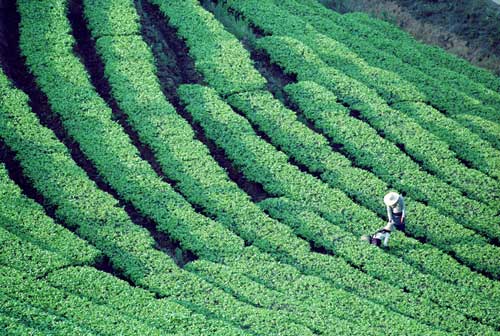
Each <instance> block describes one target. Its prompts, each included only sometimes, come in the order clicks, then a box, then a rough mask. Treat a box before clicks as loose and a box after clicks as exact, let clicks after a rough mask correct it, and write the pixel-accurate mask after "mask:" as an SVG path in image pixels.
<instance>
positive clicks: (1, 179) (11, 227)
mask: <svg viewBox="0 0 500 336" xmlns="http://www.w3.org/2000/svg"><path fill="white" fill-rule="evenodd" d="M0 78H5V77H4V75H3V74H0ZM0 85H1V86H2V87H3V88H6V87H8V86H3V85H2V84H0ZM6 95H7V93H6ZM19 98H20V100H18V101H16V100H14V101H13V103H19V104H21V103H26V102H25V101H23V100H24V99H23V98H26V96H24V95H23V96H19ZM7 101H8V100H6V101H5V102H7ZM7 106H8V107H9V108H20V106H19V105H18V106H12V105H10V106H9V105H8V104H6V107H7ZM0 203H2V212H1V213H0V226H1V227H2V228H3V229H5V230H8V231H10V232H11V233H13V234H15V235H16V236H18V237H19V238H20V239H22V240H24V241H26V242H29V243H31V244H34V245H37V246H40V247H41V248H42V249H45V250H48V251H52V252H54V254H57V255H58V256H57V257H55V258H56V260H57V258H64V260H66V262H67V263H69V264H73V265H79V264H81V265H83V264H89V265H90V264H93V263H95V262H96V261H98V260H99V259H100V258H101V256H102V255H101V252H99V251H98V250H97V249H96V248H94V247H93V246H91V245H89V244H88V243H87V242H86V241H84V240H82V239H80V238H78V237H77V236H76V235H74V234H73V233H71V232H70V231H68V230H66V229H64V228H63V227H61V226H59V225H57V224H55V223H54V221H53V220H52V219H51V218H50V217H48V216H47V215H46V214H45V212H44V210H43V208H42V207H41V206H40V205H39V204H37V203H35V202H33V201H32V200H30V199H28V198H27V197H26V196H24V195H22V194H21V189H20V188H19V187H18V186H16V185H15V184H14V183H13V181H11V180H10V179H9V177H8V175H7V171H6V169H5V166H4V165H3V164H0ZM2 231H3V230H2ZM39 261H40V260H39ZM24 271H27V270H26V269H25V270H24Z"/></svg>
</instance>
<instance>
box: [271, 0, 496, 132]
mask: <svg viewBox="0 0 500 336" xmlns="http://www.w3.org/2000/svg"><path fill="white" fill-rule="evenodd" d="M276 4H278V5H279V6H282V7H283V8H285V9H286V10H287V11H289V12H290V14H293V15H297V16H298V17H300V18H301V19H302V20H305V21H306V22H308V23H310V24H311V25H312V26H314V28H316V29H317V30H318V32H320V33H323V34H325V35H327V36H329V37H331V38H332V39H334V40H336V41H338V42H341V43H344V44H345V45H346V46H347V47H349V48H350V49H351V50H352V51H354V52H356V53H357V54H358V55H359V56H360V57H363V58H364V59H365V61H366V62H368V64H370V65H372V66H375V67H378V68H383V69H386V70H389V71H392V72H394V73H397V74H398V75H399V76H401V77H402V78H403V79H406V80H408V81H409V82H411V83H413V85H415V86H416V87H417V88H418V90H419V91H421V92H422V93H423V94H425V96H426V98H427V100H428V101H430V102H432V104H433V105H434V106H438V107H439V108H440V109H441V110H443V111H446V113H447V114H450V115H456V114H463V113H470V114H475V115H478V116H481V117H483V118H486V119H490V120H493V121H497V122H498V121H499V120H500V119H499V118H500V114H498V107H499V106H500V105H499V102H500V95H499V94H498V92H495V91H492V90H490V89H487V88H485V87H483V86H482V85H481V84H477V83H475V82H474V81H470V80H469V79H468V78H466V77H465V76H463V75H461V74H459V73H456V72H453V71H449V70H448V69H445V68H441V67H437V66H436V65H435V64H434V63H432V62H430V61H429V58H431V57H430V56H429V55H428V53H424V54H420V53H419V52H418V51H416V50H415V43H405V42H404V41H401V40H399V41H397V42H396V41H394V40H391V39H388V38H387V36H386V34H385V32H384V31H382V32H380V33H377V32H376V29H373V28H372V27H367V26H364V25H362V24H358V22H357V20H356V19H350V18H349V16H347V15H346V16H344V15H339V14H337V13H334V12H333V11H331V10H328V9H326V8H325V7H323V6H322V5H320V4H319V3H317V2H316V1H313V0H306V1H301V2H298V1H296V0H284V1H279V2H276ZM374 31H375V32H374ZM374 35H376V36H374ZM425 48H427V49H428V50H430V51H432V50H433V49H432V48H429V47H425ZM469 67H471V66H470V65H469ZM476 73H480V71H476ZM490 75H491V74H490ZM497 82H498V79H497ZM480 100H483V101H484V102H483V101H480Z"/></svg>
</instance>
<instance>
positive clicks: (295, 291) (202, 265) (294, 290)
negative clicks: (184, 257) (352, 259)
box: [187, 213, 495, 335]
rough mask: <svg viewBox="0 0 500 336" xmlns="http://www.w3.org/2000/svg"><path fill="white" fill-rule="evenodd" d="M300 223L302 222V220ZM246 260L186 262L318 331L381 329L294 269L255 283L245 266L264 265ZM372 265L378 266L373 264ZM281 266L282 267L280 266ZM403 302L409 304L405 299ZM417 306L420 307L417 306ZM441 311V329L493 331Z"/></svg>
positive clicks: (231, 289)
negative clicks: (347, 311) (346, 310)
mask: <svg viewBox="0 0 500 336" xmlns="http://www.w3.org/2000/svg"><path fill="white" fill-rule="evenodd" d="M302 214H303V213H301V215H302ZM302 219H303V218H301V220H302ZM303 222H305V220H304V221H303ZM328 223H329V222H328ZM329 224H330V223H329ZM330 226H331V224H330ZM327 230H328V229H327ZM340 234H341V236H344V234H342V232H340ZM354 243H355V244H356V243H358V242H357V241H356V242H354ZM363 260H364V259H363ZM245 262H246V259H245V260H242V261H241V262H240V263H237V264H232V265H231V267H226V266H223V265H220V264H215V263H212V262H207V261H204V260H197V261H195V262H193V263H190V264H189V265H187V269H188V270H189V271H192V272H195V273H196V274H199V275H201V276H202V277H203V278H204V279H205V280H207V281H209V282H211V283H214V284H217V285H218V286H219V287H222V288H224V289H225V290H226V291H228V292H230V293H238V292H240V288H244V287H249V286H251V287H252V288H253V290H252V291H253V292H254V293H256V294H257V295H258V297H259V298H260V300H259V305H262V306H263V307H271V308H272V307H286V308H285V310H287V311H290V312H291V313H292V314H298V315H299V317H298V319H299V320H303V321H304V324H306V325H307V323H312V326H311V328H314V327H315V328H317V329H318V331H319V332H325V330H326V331H327V330H328V328H329V327H328V326H331V325H335V333H339V334H344V333H345V334H349V333H350V334H351V335H352V334H358V333H360V332H363V333H368V334H372V333H376V334H378V333H380V332H381V331H380V330H379V331H376V330H371V331H370V330H367V329H369V325H370V323H369V320H368V319H365V317H362V319H358V318H357V317H356V314H353V316H352V317H350V316H346V315H345V314H344V313H343V312H342V308H341V307H342V302H340V301H339V300H338V299H337V298H335V296H333V295H332V293H331V292H329V291H327V290H325V288H324V287H323V286H321V285H320V284H319V283H318V282H314V281H312V279H308V278H306V277H296V276H294V275H293V271H292V272H283V271H278V272H276V273H280V275H279V276H278V277H279V278H281V277H285V276H286V277H287V279H288V280H287V281H280V280H281V279H274V281H273V284H274V285H275V289H269V287H267V286H269V282H268V281H269V278H270V276H269V275H268V276H264V279H265V280H264V281H262V280H261V279H259V280H260V282H261V283H258V282H255V281H252V280H251V278H252V276H249V273H248V272H247V270H246V269H247V268H248V267H252V268H253V273H254V274H255V273H258V274H261V273H262V272H264V273H265V272H266V270H265V267H260V266H257V265H255V264H254V263H251V264H252V265H251V266H245V267H240V266H241V265H242V264H243V263H245ZM261 264H266V262H265V261H262V260H261ZM372 266H373V267H377V266H375V265H372ZM389 267H390V266H389ZM282 269H283V270H285V268H283V267H282ZM254 276H255V275H254ZM271 277H272V276H271ZM278 282H279V284H278V285H277V284H276V283H278ZM299 283H302V284H303V285H305V284H307V286H308V288H309V289H310V290H309V291H310V294H309V295H307V294H305V293H304V287H302V286H301V285H300V284H299ZM320 293H321V294H320ZM316 297H318V298H316ZM404 304H408V302H406V303H404ZM404 304H403V305H404ZM365 309H371V305H370V306H367V307H365ZM416 309H417V310H419V308H416ZM327 312H330V313H331V312H334V313H335V315H336V316H339V317H343V318H344V319H342V320H340V319H338V318H337V317H333V318H332V317H331V316H329V315H328V314H327ZM355 312H356V313H357V314H359V312H357V308H356V307H354V309H353V313H355ZM419 313H420V314H421V315H422V316H423V315H425V314H427V313H428V312H426V311H425V310H419ZM440 313H441V314H442V315H441V316H442V317H443V318H446V319H449V321H448V322H446V323H442V324H441V327H442V328H449V329H450V330H453V331H455V332H461V333H467V334H474V335H486V334H488V335H494V334H495V331H494V329H493V328H491V327H489V326H485V325H482V324H479V323H478V322H476V321H471V320H467V319H466V318H465V317H464V316H463V315H461V314H459V313H455V312H453V311H450V310H442V311H441V312H440ZM437 316H439V315H434V316H433V319H436V318H437ZM424 320H425V318H424ZM349 322H351V323H349ZM353 322H356V324H355V325H353V324H352V323H353ZM457 322H459V323H457ZM367 327H368V328H367Z"/></svg>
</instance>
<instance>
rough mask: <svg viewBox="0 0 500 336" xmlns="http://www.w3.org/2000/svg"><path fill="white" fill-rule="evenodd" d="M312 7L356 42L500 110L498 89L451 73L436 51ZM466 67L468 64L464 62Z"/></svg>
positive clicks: (458, 73) (477, 70)
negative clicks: (384, 53)
mask: <svg viewBox="0 0 500 336" xmlns="http://www.w3.org/2000/svg"><path fill="white" fill-rule="evenodd" d="M302 4H303V3H302ZM310 4H313V7H314V8H315V9H316V11H317V14H318V15H323V16H324V17H325V18H327V19H329V20H330V21H332V22H334V23H336V24H338V25H339V26H340V27H342V28H343V29H345V30H346V31H347V32H350V33H351V34H352V35H354V37H355V38H357V39H360V40H361V41H366V42H369V43H370V44H372V45H373V46H374V47H376V48H377V49H379V50H383V51H384V52H387V53H389V54H391V55H394V56H396V57H397V58H399V59H401V60H402V61H404V62H405V63H408V64H409V65H411V66H413V67H415V68H416V69H418V70H420V71H422V72H424V73H426V74H428V75H429V76H431V77H435V76H439V77H438V78H439V79H440V80H441V81H442V82H445V83H446V84H448V85H449V86H451V87H453V88H455V89H457V90H459V91H462V92H464V93H466V94H467V95H469V96H471V97H473V98H475V99H478V100H480V101H481V102H483V103H485V104H486V105H489V106H491V107H492V108H494V109H497V110H498V108H499V106H500V105H499V102H500V95H499V94H498V92H500V91H499V90H498V88H497V89H493V90H491V89H489V88H487V87H485V86H484V85H483V84H482V83H477V82H475V81H474V80H471V79H470V78H468V77H467V76H466V75H464V74H462V73H461V70H460V69H457V70H458V71H451V70H450V69H447V68H446V67H442V66H440V65H439V64H437V62H439V60H440V59H441V57H439V56H437V55H436V54H435V53H434V51H435V50H436V49H434V48H432V47H430V46H425V45H423V44H420V43H416V41H415V40H412V39H402V38H398V39H392V38H389V35H390V32H389V31H390V29H380V28H381V27H380V26H378V25H376V24H375V25H374V26H370V25H369V24H368V25H367V24H364V23H362V22H360V21H358V19H357V17H356V16H351V15H339V14H337V13H335V12H333V11H328V10H327V9H326V8H321V7H320V6H318V4H317V3H314V2H310ZM374 21H375V20H374ZM427 49H429V52H426V50H427ZM444 54H446V53H443V55H444ZM436 56H437V57H436ZM436 61H437V62H436ZM463 63H467V62H465V61H464V62H463ZM462 68H463V67H462ZM465 68H466V69H473V68H474V67H473V66H471V65H470V64H469V65H468V66H466V67H465ZM483 71H484V70H483ZM475 72H476V73H478V74H480V73H481V70H480V69H479V68H477V67H476V68H475ZM490 75H491V74H490ZM491 78H492V79H493V78H494V76H491ZM496 82H497V84H498V83H499V81H498V79H497V81H496ZM495 91H496V92H495Z"/></svg>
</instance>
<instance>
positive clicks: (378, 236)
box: [361, 223, 394, 247]
mask: <svg viewBox="0 0 500 336" xmlns="http://www.w3.org/2000/svg"><path fill="white" fill-rule="evenodd" d="M392 230H394V224H393V223H387V225H386V226H384V227H383V228H382V229H380V230H378V231H377V232H375V233H374V234H373V235H371V236H369V235H363V236H362V237H361V240H363V241H366V242H368V243H370V244H372V245H375V246H380V245H382V244H383V245H384V247H387V244H388V243H389V237H390V236H391V231H392Z"/></svg>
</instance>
